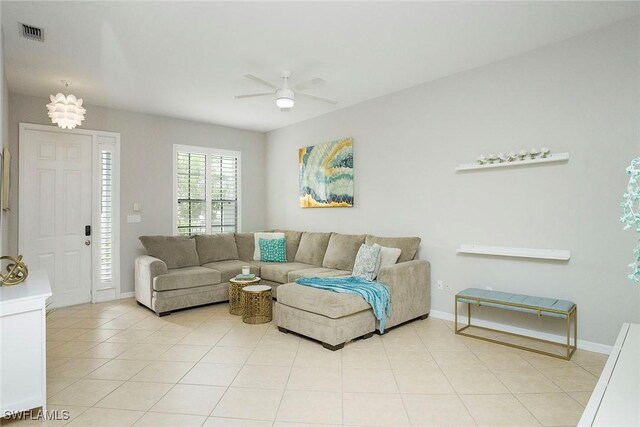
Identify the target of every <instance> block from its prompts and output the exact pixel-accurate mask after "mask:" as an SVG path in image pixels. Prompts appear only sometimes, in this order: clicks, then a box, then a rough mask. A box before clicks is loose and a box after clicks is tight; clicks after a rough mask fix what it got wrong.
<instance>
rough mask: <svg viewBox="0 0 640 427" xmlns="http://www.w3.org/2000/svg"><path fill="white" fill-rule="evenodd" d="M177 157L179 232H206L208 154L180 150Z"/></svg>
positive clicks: (190, 233) (189, 233) (182, 233)
mask: <svg viewBox="0 0 640 427" xmlns="http://www.w3.org/2000/svg"><path fill="white" fill-rule="evenodd" d="M176 157H177V159H176V162H177V164H176V191H177V198H178V205H177V207H178V212H177V220H178V234H181V235H187V236H190V235H192V234H202V233H206V232H207V223H206V210H207V194H206V186H207V177H206V171H207V169H206V155H204V154H197V153H185V152H178V153H177V156H176Z"/></svg>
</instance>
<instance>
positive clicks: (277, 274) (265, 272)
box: [260, 262, 315, 283]
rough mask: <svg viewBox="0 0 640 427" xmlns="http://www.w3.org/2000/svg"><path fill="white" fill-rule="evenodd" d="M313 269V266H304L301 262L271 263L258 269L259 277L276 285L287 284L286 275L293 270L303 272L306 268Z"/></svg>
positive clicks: (287, 278)
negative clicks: (276, 283)
mask: <svg viewBox="0 0 640 427" xmlns="http://www.w3.org/2000/svg"><path fill="white" fill-rule="evenodd" d="M312 267H315V266H314V265H310V264H304V263H301V262H285V263H273V264H269V265H264V266H262V268H261V269H260V277H262V278H263V279H265V280H270V281H272V282H278V283H288V282H289V277H288V274H289V272H291V271H295V270H305V269H307V268H312Z"/></svg>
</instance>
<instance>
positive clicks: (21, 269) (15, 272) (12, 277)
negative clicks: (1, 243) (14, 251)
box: [0, 255, 29, 286]
mask: <svg viewBox="0 0 640 427" xmlns="http://www.w3.org/2000/svg"><path fill="white" fill-rule="evenodd" d="M5 259H6V260H8V261H9V264H7V272H6V273H2V272H0V286H11V285H17V284H18V283H21V282H24V280H25V279H26V278H27V276H28V275H29V269H27V265H26V264H25V263H24V262H22V255H18V258H13V257H10V256H7V255H5V256H1V257H0V262H1V261H2V260H5Z"/></svg>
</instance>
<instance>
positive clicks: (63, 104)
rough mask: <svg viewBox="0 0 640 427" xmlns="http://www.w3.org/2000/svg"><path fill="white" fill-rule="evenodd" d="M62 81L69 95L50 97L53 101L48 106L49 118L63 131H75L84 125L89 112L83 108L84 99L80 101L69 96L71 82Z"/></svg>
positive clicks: (60, 94)
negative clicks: (85, 114)
mask: <svg viewBox="0 0 640 427" xmlns="http://www.w3.org/2000/svg"><path fill="white" fill-rule="evenodd" d="M61 81H62V84H63V85H64V87H65V92H67V95H66V96H65V95H64V94H62V93H58V94H57V95H56V96H53V95H49V98H50V99H51V102H50V103H49V104H47V109H48V110H49V118H50V119H51V121H52V122H53V123H56V124H57V125H58V126H60V127H61V128H62V129H73V128H75V127H76V126H79V125H81V124H82V121H83V120H84V113H86V112H87V110H85V109H84V108H83V107H82V98H79V99H78V98H76V97H75V96H73V95H69V94H68V93H69V86H71V82H70V81H68V80H61Z"/></svg>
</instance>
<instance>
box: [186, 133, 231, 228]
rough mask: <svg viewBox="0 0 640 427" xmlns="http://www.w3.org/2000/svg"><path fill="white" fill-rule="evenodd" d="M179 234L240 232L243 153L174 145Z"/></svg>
mask: <svg viewBox="0 0 640 427" xmlns="http://www.w3.org/2000/svg"><path fill="white" fill-rule="evenodd" d="M174 162H175V176H174V189H175V191H174V193H175V197H174V201H175V206H174V212H175V221H174V223H175V231H176V234H180V235H185V236H190V235H194V234H210V233H223V232H236V231H239V229H240V224H239V223H240V197H239V192H240V191H239V189H240V185H239V181H240V153H239V152H235V151H226V150H216V149H208V148H204V147H191V146H184V145H176V146H174Z"/></svg>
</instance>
